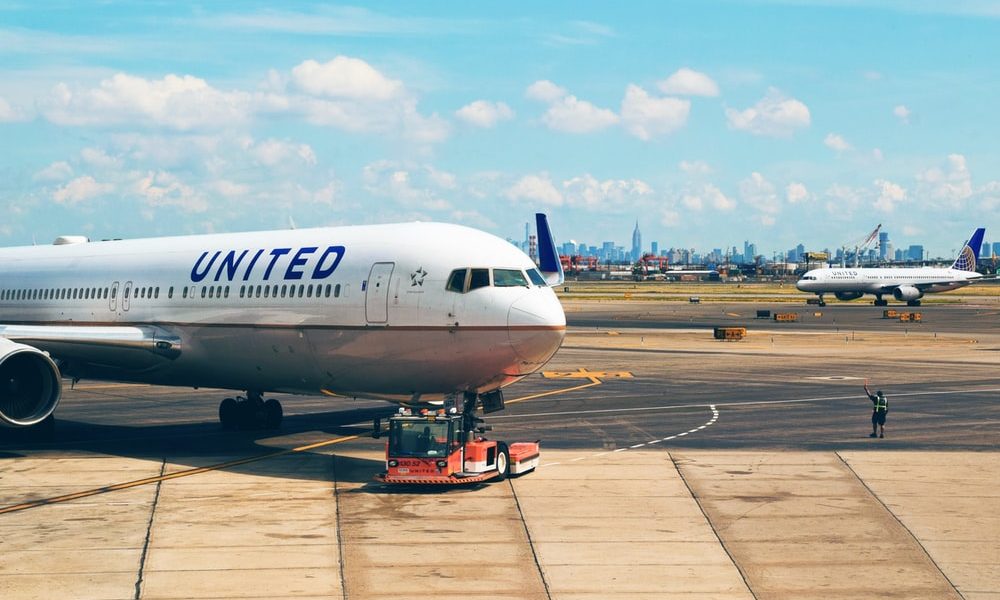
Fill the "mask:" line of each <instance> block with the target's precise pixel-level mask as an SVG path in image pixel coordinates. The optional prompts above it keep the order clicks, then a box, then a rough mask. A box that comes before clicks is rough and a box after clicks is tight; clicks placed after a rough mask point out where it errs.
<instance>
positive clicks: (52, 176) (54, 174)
mask: <svg viewBox="0 0 1000 600" xmlns="http://www.w3.org/2000/svg"><path fill="white" fill-rule="evenodd" d="M72 176H73V167H71V166H69V163H68V162H66V161H64V160H60V161H57V162H54V163H52V164H51V165H49V166H47V167H45V168H44V169H42V170H41V171H38V172H37V173H35V174H34V176H33V177H32V179H34V180H35V181H66V180H67V179H69V178H70V177H72Z"/></svg>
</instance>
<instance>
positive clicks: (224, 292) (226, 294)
mask: <svg viewBox="0 0 1000 600" xmlns="http://www.w3.org/2000/svg"><path fill="white" fill-rule="evenodd" d="M222 293H223V295H224V297H226V298H228V297H229V286H228V285H227V286H226V287H225V288H223V291H222Z"/></svg>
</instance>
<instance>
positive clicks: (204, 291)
mask: <svg viewBox="0 0 1000 600" xmlns="http://www.w3.org/2000/svg"><path fill="white" fill-rule="evenodd" d="M207 294H208V286H203V287H202V288H201V297H202V298H204V297H205V296H206V295H207Z"/></svg>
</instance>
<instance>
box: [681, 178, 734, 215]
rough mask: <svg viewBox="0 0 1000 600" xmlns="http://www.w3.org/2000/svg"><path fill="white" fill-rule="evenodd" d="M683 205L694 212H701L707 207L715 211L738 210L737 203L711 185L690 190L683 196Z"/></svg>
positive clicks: (707, 184)
mask: <svg viewBox="0 0 1000 600" xmlns="http://www.w3.org/2000/svg"><path fill="white" fill-rule="evenodd" d="M681 203H682V204H683V205H684V206H685V208H687V209H689V210H692V211H701V210H702V209H703V208H704V207H705V206H706V205H708V206H711V207H712V208H714V209H715V210H718V211H723V212H728V211H731V210H733V209H735V208H736V201H735V200H732V199H731V198H729V197H728V196H726V195H725V194H724V193H723V192H722V190H720V189H719V188H717V187H715V186H714V185H712V184H710V183H706V184H705V185H703V186H701V187H699V188H697V189H694V190H689V191H687V192H685V193H683V194H682V195H681Z"/></svg>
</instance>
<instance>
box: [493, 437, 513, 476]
mask: <svg viewBox="0 0 1000 600" xmlns="http://www.w3.org/2000/svg"><path fill="white" fill-rule="evenodd" d="M497 472H498V473H499V475H497V477H496V479H495V481H503V480H504V479H507V476H508V475H510V450H508V449H507V444H505V443H503V442H497Z"/></svg>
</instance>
